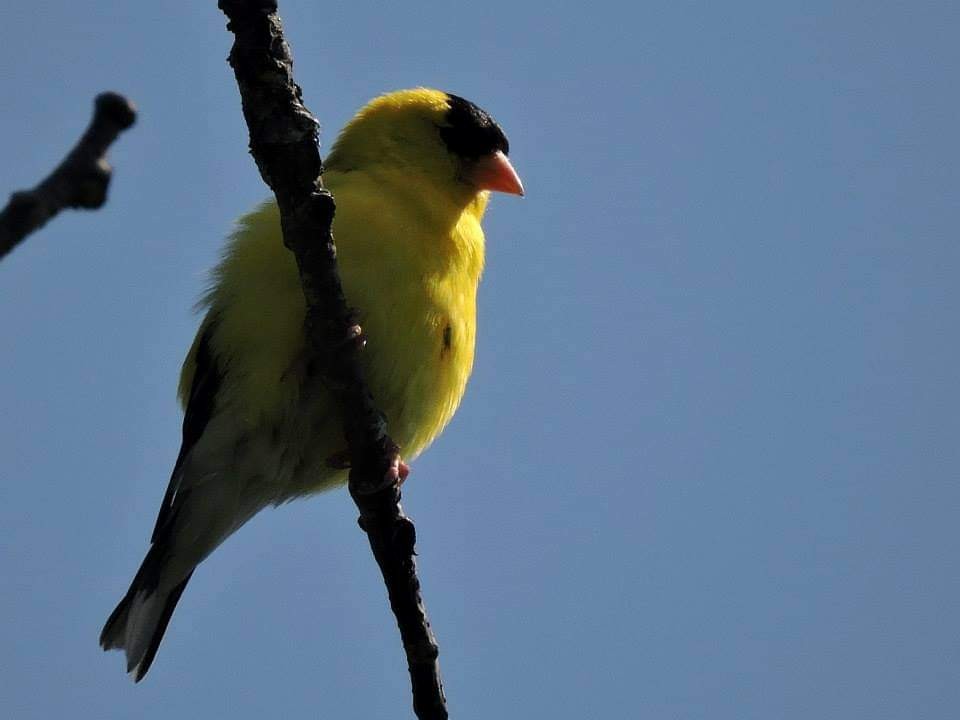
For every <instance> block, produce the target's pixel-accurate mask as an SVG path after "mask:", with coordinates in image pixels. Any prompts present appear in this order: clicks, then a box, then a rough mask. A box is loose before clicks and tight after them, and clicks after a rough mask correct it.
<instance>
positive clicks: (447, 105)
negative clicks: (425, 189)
mask: <svg viewBox="0 0 960 720" xmlns="http://www.w3.org/2000/svg"><path fill="white" fill-rule="evenodd" d="M509 150H510V147H509V144H508V142H507V138H506V136H505V135H504V134H503V130H501V129H500V126H499V125H497V123H496V121H494V119H493V118H492V117H490V115H489V114H488V113H487V112H485V111H483V110H481V109H480V108H479V107H477V106H476V105H474V104H473V103H472V102H470V101H469V100H464V99H463V98H461V97H458V96H456V95H451V94H449V93H445V92H441V91H439V90H430V89H427V88H416V89H414V90H400V91H397V92H392V93H388V94H386V95H381V96H380V97H378V98H376V99H374V100H372V101H371V102H370V103H368V104H367V105H366V106H365V107H364V108H363V109H361V110H360V112H358V113H357V115H356V116H355V117H354V118H353V120H351V121H350V123H349V124H348V125H347V126H346V127H345V128H344V130H343V132H342V133H341V134H340V137H339V138H337V141H336V142H335V143H334V145H333V149H332V150H331V151H330V154H329V156H328V157H327V160H326V167H327V169H328V170H333V171H337V172H350V171H363V172H367V173H371V174H374V175H377V174H382V175H384V176H387V177H390V176H392V177H394V178H396V177H398V175H399V176H400V177H404V178H407V179H408V180H409V181H410V182H411V183H426V184H427V185H429V186H430V188H431V190H432V191H434V192H444V193H447V194H449V195H450V196H451V197H455V198H457V199H461V200H464V201H469V200H470V199H472V198H473V197H475V196H476V195H477V194H479V193H482V192H484V191H490V190H493V191H499V192H505V193H510V194H513V195H523V185H522V184H521V182H520V178H519V177H518V176H517V173H516V171H515V170H514V169H513V166H512V165H511V164H510V161H509V160H508V159H507V154H508V152H509Z"/></svg>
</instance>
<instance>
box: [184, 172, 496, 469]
mask: <svg viewBox="0 0 960 720" xmlns="http://www.w3.org/2000/svg"><path fill="white" fill-rule="evenodd" d="M325 180H326V182H327V185H328V186H329V187H330V188H331V190H332V191H333V193H334V196H335V197H336V199H337V214H336V219H335V221H334V235H335V238H336V242H337V250H338V259H339V265H340V274H341V279H342V281H343V285H344V290H345V292H346V295H347V300H348V302H349V303H350V304H351V306H353V307H356V308H357V309H358V310H359V312H360V323H361V325H362V327H363V330H364V333H365V334H366V336H367V338H368V345H367V348H366V349H365V350H364V352H363V354H362V358H363V362H364V365H365V370H366V376H367V380H368V382H369V384H370V388H371V390H372V392H373V394H374V399H375V401H376V402H377V405H378V406H379V407H380V408H381V409H382V410H383V411H384V413H385V414H386V416H387V421H388V429H389V432H390V434H391V436H392V437H393V439H394V440H395V441H396V442H397V443H398V444H399V445H400V446H401V453H402V454H403V456H404V458H406V459H411V458H413V457H415V456H416V455H417V454H418V453H420V452H421V451H422V450H423V449H424V448H425V447H426V446H427V445H428V444H429V443H430V442H431V441H432V440H433V439H434V438H435V437H436V435H437V434H438V433H439V432H440V430H442V429H443V427H444V425H446V423H447V422H448V421H449V420H450V418H451V417H452V416H453V413H454V411H455V410H456V408H457V406H458V405H459V403H460V399H461V398H462V396H463V392H464V390H465V388H466V383H467V378H468V377H469V375H470V371H471V368H472V365H473V353H474V342H475V337H476V290H477V283H478V281H479V279H480V274H481V272H482V269H483V232H482V230H481V228H480V218H481V216H482V214H483V210H484V207H485V205H486V195H485V194H482V195H481V196H479V197H478V198H477V199H476V200H475V201H474V202H473V203H471V204H470V205H469V206H468V207H467V208H459V209H456V208H453V209H452V208H448V207H437V206H430V207H424V206H423V203H422V201H421V202H419V203H416V202H409V203H408V202H405V198H404V197H402V194H403V193H402V192H400V193H399V195H400V196H399V197H393V198H389V199H388V200H387V201H386V202H385V198H384V197H383V194H382V187H383V185H382V183H380V182H378V180H377V179H376V178H371V177H368V176H367V175H365V174H362V173H328V175H327V176H326V177H325ZM394 180H395V179H394ZM392 186H393V187H397V183H396V182H394V183H393V184H392ZM400 187H403V186H402V184H401V185H400ZM410 192H411V195H412V196H413V195H415V194H416V193H417V192H420V190H419V189H417V188H410ZM208 302H209V305H210V313H209V314H208V321H209V319H210V318H214V317H215V318H216V321H217V323H218V327H217V330H216V334H215V336H214V343H213V344H214V352H215V353H216V355H217V357H218V358H221V359H222V360H223V361H224V362H225V363H226V364H227V369H228V372H227V376H228V377H227V382H229V384H230V385H231V386H233V387H231V388H230V390H229V392H230V394H231V396H232V397H234V398H240V399H242V402H241V405H242V407H243V413H244V415H245V416H246V417H247V419H248V420H249V422H250V423H251V425H257V424H260V423H261V422H264V421H266V422H269V421H270V419H271V418H277V417H280V416H282V415H284V414H285V413H289V412H290V411H291V409H292V408H294V407H296V404H297V399H298V391H299V388H300V380H301V377H300V376H299V374H298V373H299V372H300V368H301V367H302V358H303V356H304V347H305V344H304V338H303V318H304V300H303V294H302V291H301V289H300V281H299V277H298V274H297V269H296V264H295V261H294V259H293V256H292V254H291V253H290V252H289V251H288V250H287V249H286V248H285V247H284V245H283V242H282V238H281V235H280V226H279V215H278V212H277V209H276V206H275V205H274V203H272V202H270V203H267V204H265V205H263V206H261V208H260V209H258V210H257V211H255V212H253V213H251V214H250V215H247V216H246V217H244V218H243V219H242V220H241V221H240V224H239V227H238V230H237V232H236V233H235V234H234V235H233V237H232V239H231V242H230V244H229V245H228V248H227V253H226V255H225V257H224V260H223V262H222V263H221V265H220V266H219V268H218V269H217V271H216V274H215V286H214V288H213V289H212V291H211V293H210V295H209V298H208ZM192 365H193V363H192V353H191V356H188V359H187V362H186V363H185V365H184V372H183V375H182V377H181V398H183V397H185V390H188V389H189V384H190V382H191V381H192V374H193V369H192Z"/></svg>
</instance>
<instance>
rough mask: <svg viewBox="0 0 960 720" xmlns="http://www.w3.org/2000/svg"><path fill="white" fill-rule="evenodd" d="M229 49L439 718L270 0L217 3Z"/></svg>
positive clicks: (360, 497)
mask: <svg viewBox="0 0 960 720" xmlns="http://www.w3.org/2000/svg"><path fill="white" fill-rule="evenodd" d="M219 7H220V9H221V10H222V11H223V12H224V14H225V15H226V16H227V18H228V20H229V23H228V25H227V28H228V29H229V30H230V31H231V32H233V33H234V35H235V42H234V45H233V48H232V50H231V51H230V57H229V62H230V65H231V66H232V67H233V70H234V73H235V75H236V78H237V85H238V86H239V88H240V96H241V99H242V103H243V113H244V117H245V118H246V121H247V126H248V128H249V130H250V151H251V153H252V154H253V157H254V160H255V161H256V163H257V167H258V168H259V169H260V174H261V175H262V176H263V179H264V181H265V182H266V183H267V184H268V185H269V186H270V187H271V189H272V190H273V192H274V194H275V195H276V198H277V205H278V206H279V208H280V215H281V225H282V229H283V241H284V244H285V245H286V246H287V247H288V248H289V249H290V250H291V251H293V253H294V254H295V255H296V258H297V266H298V267H299V270H300V279H301V282H302V284H303V291H304V295H305V296H306V302H307V317H306V328H305V331H306V334H307V342H308V344H309V346H310V348H311V351H312V353H313V355H314V357H315V358H317V360H318V366H319V368H320V372H322V373H323V377H324V379H325V381H326V382H327V384H328V386H329V387H330V389H331V391H332V392H333V394H334V395H335V396H336V399H337V402H338V404H339V406H340V410H341V413H342V417H343V426H344V435H345V436H346V440H347V445H348V451H349V454H350V459H351V470H350V482H349V487H350V495H351V496H352V497H353V499H354V502H356V504H357V507H358V508H359V510H360V527H361V528H363V529H364V530H365V531H366V533H367V536H368V538H369V540H370V547H371V549H372V550H373V554H374V557H375V558H376V560H377V563H378V565H379V566H380V570H381V572H382V573H383V578H384V582H385V583H386V586H387V592H388V594H389V596H390V605H391V607H392V608H393V612H394V614H395V615H396V618H397V624H398V625H399V627H400V635H401V637H402V639H403V646H404V650H405V651H406V655H407V663H408V666H409V669H410V678H411V683H412V687H413V706H414V711H415V712H416V714H417V717H419V718H420V719H421V720H427V719H428V718H429V719H430V720H440V719H445V718H447V709H446V699H445V697H444V694H443V686H442V684H441V682H440V670H439V665H438V663H437V656H438V653H439V649H438V647H437V643H436V641H435V640H434V637H433V634H432V632H431V630H430V623H429V622H428V620H427V616H426V610H425V608H424V605H423V601H422V599H421V597H420V582H419V580H418V578H417V574H416V562H415V559H414V543H415V541H416V531H415V528H414V525H413V523H412V522H411V521H410V519H409V518H407V517H406V516H405V515H404V514H403V510H402V508H401V507H400V483H399V467H398V463H399V456H398V449H397V446H396V445H395V444H394V443H393V441H392V440H391V439H390V437H389V436H388V435H387V431H386V422H385V420H384V417H383V414H382V413H381V412H380V411H379V410H378V409H377V407H376V406H375V405H374V402H373V398H372V396H371V395H370V392H369V390H368V389H367V386H366V383H365V382H364V379H363V376H362V373H361V369H360V363H359V357H358V354H359V352H360V350H361V348H362V346H363V340H362V335H361V333H360V329H359V327H358V326H357V325H356V320H355V316H354V313H353V312H352V311H351V310H350V308H349V307H348V305H347V302H346V299H345V298H344V295H343V289H342V287H341V285H340V279H339V275H338V273H337V260H336V246H335V244H334V241H333V235H332V232H331V225H332V222H333V215H334V209H335V208H334V202H333V197H332V196H331V195H330V193H328V192H327V191H326V190H324V189H323V187H322V184H321V179H320V173H321V172H322V164H321V160H320V154H319V151H318V149H317V132H318V125H317V121H316V119H315V118H314V117H313V115H311V114H310V112H309V111H308V110H307V109H306V108H305V107H304V105H303V103H302V102H301V92H300V88H299V86H297V84H296V83H295V82H294V80H293V61H292V59H291V56H290V48H289V47H288V45H287V43H286V41H285V40H284V37H283V29H282V27H281V23H280V18H279V16H278V14H277V4H276V2H275V1H273V0H220V2H219Z"/></svg>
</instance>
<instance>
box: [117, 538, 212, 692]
mask: <svg viewBox="0 0 960 720" xmlns="http://www.w3.org/2000/svg"><path fill="white" fill-rule="evenodd" d="M163 565H164V563H163V559H162V555H161V551H160V550H159V547H158V545H154V546H153V547H151V548H150V552H148V553H147V556H146V557H145V558H144V560H143V564H142V565H141V566H140V569H139V570H138V571H137V574H136V577H134V578H133V582H132V583H131V584H130V589H129V590H127V594H126V595H124V596H123V599H122V600H121V601H120V603H119V604H118V605H117V607H116V609H115V610H114V611H113V612H112V613H111V614H110V617H109V618H108V619H107V623H106V625H104V626H103V632H101V633H100V647H102V648H103V649H104V650H114V649H122V650H124V652H126V655H127V672H128V673H129V674H130V675H131V676H132V677H133V680H134V682H140V680H142V679H143V676H144V675H146V674H147V670H149V669H150V664H151V663H152V662H153V658H154V656H155V655H156V654H157V648H159V647H160V641H161V640H163V633H164V632H165V631H166V629H167V623H169V622H170V616H171V615H173V610H174V608H176V607H177V602H178V601H179V600H180V596H181V595H182V594H183V590H184V588H186V587H187V583H188V582H189V581H190V577H191V575H193V571H192V570H191V571H190V572H189V573H187V575H186V577H183V579H182V580H180V581H179V582H177V583H176V584H174V585H173V586H172V587H170V586H169V584H168V583H165V582H162V579H163V578H162V576H161V571H162V570H163ZM165 587H166V588H167V589H164V588H165Z"/></svg>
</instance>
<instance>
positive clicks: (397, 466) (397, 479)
mask: <svg viewBox="0 0 960 720" xmlns="http://www.w3.org/2000/svg"><path fill="white" fill-rule="evenodd" d="M409 474H410V466H409V465H407V464H406V463H405V462H404V461H403V460H401V459H400V456H399V455H398V456H397V457H395V458H394V459H393V462H392V463H390V467H389V468H388V469H387V474H386V475H385V476H384V478H383V479H384V480H385V481H386V482H387V483H390V484H391V485H392V484H393V483H397V485H403V482H404V480H406V479H407V476H408V475H409Z"/></svg>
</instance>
